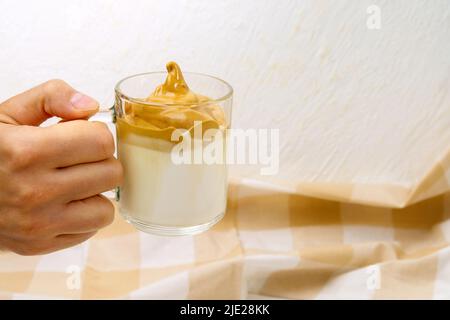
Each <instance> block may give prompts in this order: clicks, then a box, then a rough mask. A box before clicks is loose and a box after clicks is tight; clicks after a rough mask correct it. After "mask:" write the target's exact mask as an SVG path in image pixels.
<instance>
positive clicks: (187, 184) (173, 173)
mask: <svg viewBox="0 0 450 320" xmlns="http://www.w3.org/2000/svg"><path fill="white" fill-rule="evenodd" d="M183 74H184V78H185V80H186V83H187V84H188V86H189V88H190V89H191V90H192V91H193V92H195V93H197V94H201V95H203V96H207V97H209V98H210V99H211V100H210V101H208V103H207V105H206V106H205V103H202V104H201V105H192V104H189V108H193V109H194V110H199V111H201V110H205V108H208V106H214V108H217V107H219V108H220V109H221V110H222V111H223V113H222V114H223V116H224V118H225V119H224V120H225V122H224V125H223V126H221V127H220V129H219V131H220V132H219V133H223V135H221V136H222V137H223V144H224V145H226V136H227V135H226V129H227V128H229V126H230V124H231V109H232V98H233V89H232V87H231V86H230V85H229V84H228V83H226V82H225V81H223V80H221V79H219V78H216V77H213V76H209V75H205V74H200V73H191V72H184V73H183ZM166 76H167V72H150V73H143V74H137V75H133V76H130V77H127V78H125V79H123V80H121V81H120V82H119V83H118V84H117V85H116V88H115V95H116V100H115V105H114V108H113V121H114V123H115V124H116V132H117V153H118V154H117V155H118V159H119V160H120V161H121V163H122V165H123V168H124V182H123V184H122V186H121V187H120V188H118V189H117V190H116V200H117V201H118V203H119V211H120V213H121V215H122V216H123V217H124V218H125V219H126V220H127V221H128V222H130V223H131V224H133V225H134V226H135V227H136V228H137V229H139V230H141V231H144V232H147V233H153V234H159V235H192V234H197V233H200V232H203V231H205V230H207V229H209V228H210V227H211V226H213V225H214V224H215V223H217V222H218V221H220V220H221V219H222V217H223V216H224V214H225V210H226V201H227V188H228V185H227V165H226V161H225V158H226V155H225V151H224V153H223V155H222V160H223V161H216V162H214V163H210V161H209V162H208V163H205V161H203V159H202V161H200V162H201V163H199V162H198V161H197V162H195V160H194V161H193V163H179V162H176V161H174V160H173V156H172V154H173V152H174V151H175V149H174V148H175V146H176V145H178V146H179V144H178V142H176V141H168V140H167V138H161V137H154V136H148V135H146V134H145V133H142V134H141V132H140V131H139V130H131V131H130V130H128V129H126V128H129V127H127V126H128V124H129V123H130V121H131V120H130V119H132V117H133V115H132V114H130V113H132V112H133V111H132V110H133V108H130V105H133V106H136V105H137V106H138V107H139V108H140V109H139V110H140V112H149V113H151V112H155V110H157V111H158V110H159V109H158V108H162V109H161V110H163V109H167V110H169V109H170V108H173V107H174V105H165V104H159V103H158V104H155V103H151V102H145V101H143V100H145V99H146V98H147V97H148V96H149V95H150V93H151V92H152V91H153V90H154V89H155V88H156V87H157V86H158V85H160V84H161V83H164V81H165V77H166ZM176 106H178V107H180V104H177V105H176ZM181 107H183V106H182V105H181ZM171 116H172V117H174V115H173V114H172V115H171ZM175 117H176V115H175ZM202 126H203V127H204V128H205V129H206V127H205V126H204V125H202ZM203 127H202V128H203ZM181 129H182V128H181ZM192 132H193V130H191V132H190V133H188V134H189V136H190V138H191V139H190V140H191V142H192V144H191V146H192V148H191V149H190V151H191V152H192V153H193V154H195V153H196V152H197V151H199V149H201V150H200V151H201V152H202V151H203V150H205V148H207V146H208V145H210V143H211V142H210V141H209V142H208V141H206V138H204V136H203V135H200V136H198V135H197V136H193V135H192ZM204 133H205V132H203V134H204ZM185 136H186V133H185V135H184V137H185ZM186 139H187V138H186ZM186 141H188V140H186ZM224 150H226V149H225V148H224ZM178 151H179V150H178ZM183 152H186V149H185V150H183ZM183 152H181V154H183ZM197 154H198V153H197ZM194 157H195V156H194ZM219 158H220V157H219ZM191 159H192V158H191ZM216 159H218V158H216ZM197 160H198V159H197Z"/></svg>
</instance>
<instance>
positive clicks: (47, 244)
mask: <svg viewBox="0 0 450 320" xmlns="http://www.w3.org/2000/svg"><path fill="white" fill-rule="evenodd" d="M95 234H96V232H95V231H94V232H87V233H79V234H65V235H60V236H57V237H54V238H45V239H38V240H34V241H33V242H32V243H30V242H29V241H23V242H10V241H4V242H5V243H6V246H7V249H9V250H11V251H13V252H15V253H18V254H20V255H23V256H34V255H41V254H47V253H50V252H54V251H58V250H62V249H66V248H69V247H72V246H75V245H77V244H80V243H82V242H84V241H86V240H88V239H89V238H91V237H92V236H94V235H95Z"/></svg>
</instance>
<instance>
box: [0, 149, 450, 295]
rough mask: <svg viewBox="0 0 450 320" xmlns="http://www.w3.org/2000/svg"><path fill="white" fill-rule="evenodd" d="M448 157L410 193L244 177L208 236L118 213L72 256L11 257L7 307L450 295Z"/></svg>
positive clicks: (1, 261) (5, 276)
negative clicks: (142, 228) (289, 187)
mask: <svg viewBox="0 0 450 320" xmlns="http://www.w3.org/2000/svg"><path fill="white" fill-rule="evenodd" d="M449 159H450V157H449V156H448V155H447V156H446V157H444V158H443V159H442V160H441V161H439V162H438V164H437V165H436V166H434V167H433V168H432V169H431V170H430V172H429V173H428V174H427V175H426V176H425V177H424V179H422V181H421V182H420V183H419V184H418V185H417V186H414V187H412V188H409V189H407V188H399V187H395V186H350V185H347V188H345V187H342V186H344V185H339V184H335V185H323V184H322V185H320V187H319V185H314V186H313V185H312V184H309V185H305V184H303V185H299V187H298V189H297V191H298V192H287V191H286V190H283V189H280V188H278V187H276V186H271V185H268V184H266V183H265V184H262V183H258V182H255V181H249V180H235V181H233V182H232V183H231V184H230V189H229V201H228V210H227V213H226V216H225V218H224V219H223V220H222V221H221V222H220V223H219V224H217V225H216V226H215V227H214V228H213V229H212V230H210V231H208V232H206V233H203V234H200V235H197V236H190V237H160V236H153V235H148V234H145V233H142V232H139V231H137V230H136V229H134V228H133V227H132V226H131V225H129V224H127V223H126V222H125V221H124V220H123V219H122V218H121V217H120V216H117V217H116V219H115V221H114V223H113V224H112V225H111V226H109V227H107V228H105V229H104V230H102V231H100V232H99V233H98V234H97V235H96V236H95V237H94V238H92V239H91V240H89V241H88V242H86V243H83V244H81V245H79V246H76V247H73V248H70V249H67V250H63V251H60V252H56V253H53V254H49V255H45V256H35V257H23V256H18V255H16V254H13V253H6V252H3V253H1V254H0V298H4V299H22V298H68V299H72V298H75V299H79V298H82V299H91V298H102V299H103V298H132V299H152V298H157V299H177V298H179V299H185V298H188V299H197V298H199V299H243V298H293V299H321V298H355V299H373V298H426V299H428V298H450V187H449V185H450V183H449V181H450V179H449V178H450V174H449V173H450V165H449V162H450V161H449ZM339 186H341V187H339ZM301 193H304V194H308V195H309V196H305V195H301ZM312 196H314V197H312ZM320 197H321V198H322V199H321V198H320ZM323 198H327V199H334V200H325V199H323ZM364 203H365V204H364ZM380 204H381V205H383V206H380ZM375 205H376V206H375ZM389 206H390V207H389ZM394 207H403V208H394Z"/></svg>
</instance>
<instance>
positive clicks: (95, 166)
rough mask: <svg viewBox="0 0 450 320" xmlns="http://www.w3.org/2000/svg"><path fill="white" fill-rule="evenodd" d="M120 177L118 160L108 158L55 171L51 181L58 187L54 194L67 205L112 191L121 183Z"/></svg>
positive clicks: (120, 171) (120, 166)
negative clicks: (57, 194)
mask: <svg viewBox="0 0 450 320" xmlns="http://www.w3.org/2000/svg"><path fill="white" fill-rule="evenodd" d="M122 176H123V169H122V165H121V164H120V162H119V160H117V159H115V158H109V159H107V160H103V161H100V162H93V163H86V164H79V165H75V166H71V167H67V168H61V169H57V170H56V172H55V173H54V178H53V181H54V184H55V185H57V186H58V187H57V188H56V192H57V193H59V196H60V198H61V200H62V201H63V202H65V203H68V202H70V201H74V200H81V199H86V198H89V197H92V196H94V195H97V194H100V193H102V192H105V191H109V190H111V189H114V188H115V187H117V186H119V185H120V184H121V183H122Z"/></svg>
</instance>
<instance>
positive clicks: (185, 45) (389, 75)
mask: <svg viewBox="0 0 450 320" xmlns="http://www.w3.org/2000/svg"><path fill="white" fill-rule="evenodd" d="M372 4H375V5H378V6H379V8H380V9H381V29H379V30H370V29H368V28H367V25H366V22H367V19H368V18H369V14H368V13H367V12H366V10H367V8H368V7H369V5H372ZM0 48H1V51H0V66H1V70H0V84H1V87H0V99H1V100H3V99H6V98H7V97H9V96H11V95H13V94H16V93H18V92H20V91H23V90H25V89H27V88H29V87H31V86H34V85H36V84H38V83H40V82H43V81H45V80H47V79H50V78H62V79H65V80H66V81H67V82H69V83H70V84H72V85H73V86H74V87H76V88H77V89H79V90H81V91H84V92H86V93H88V94H90V95H92V96H94V97H95V98H97V99H98V100H99V101H101V103H102V105H103V106H104V107H107V106H110V105H111V104H112V101H113V87H114V84H115V83H116V82H117V81H118V80H119V79H121V78H122V77H124V76H126V75H130V74H133V73H139V72H145V71H152V70H162V69H163V68H164V65H165V63H166V62H167V61H169V60H175V61H177V62H179V63H180V65H181V67H182V68H183V69H185V70H190V71H198V72H204V73H208V74H212V75H216V76H219V77H221V78H223V79H225V80H227V81H228V82H230V83H231V84H232V85H233V87H234V88H235V106H234V115H233V121H234V123H233V124H234V127H239V128H255V127H257V128H280V130H281V131H280V134H281V137H280V139H281V140H280V142H281V159H280V161H281V164H280V165H281V167H280V173H279V175H278V176H277V177H276V178H277V179H281V180H283V179H285V180H289V181H291V182H292V181H339V182H342V181H353V182H389V183H397V184H402V185H410V184H412V183H414V182H415V181H417V180H418V179H420V178H421V176H423V174H424V173H425V171H426V170H427V169H428V168H429V167H430V166H431V165H432V163H433V161H435V160H436V158H437V157H438V156H439V155H440V154H442V153H444V152H445V151H446V150H447V149H448V147H449V145H450V129H449V128H450V93H449V91H450V1H447V0H433V1H430V0H428V1H425V0H423V1H419V0H403V1H400V0H395V1H381V0H372V1H361V0H340V1H331V0H329V1H322V0H321V1H318V0H311V1H306V0H297V1H295V0H283V1H280V0H260V1H256V0H252V1H250V0H247V1H244V0H233V1H206V0H205V1H200V0H190V1H175V0H173V1H172V0H170V1H169V0H165V1H156V0H154V1H136V0H128V1H119V0H117V1H112V0H110V1H106V0H105V1H99V0H96V1H92V0H91V1H87V0H86V1H74V0H72V1H61V0H60V1H56V0H55V1H51V0H41V1H31V0H29V1H24V0H22V1H17V0H16V1H13V0H10V1H8V0H0ZM149 89H152V88H149ZM258 172H259V169H258V168H251V167H249V168H234V171H233V175H240V176H246V177H256V178H260V177H259V175H258Z"/></svg>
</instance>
